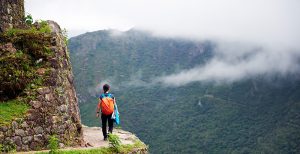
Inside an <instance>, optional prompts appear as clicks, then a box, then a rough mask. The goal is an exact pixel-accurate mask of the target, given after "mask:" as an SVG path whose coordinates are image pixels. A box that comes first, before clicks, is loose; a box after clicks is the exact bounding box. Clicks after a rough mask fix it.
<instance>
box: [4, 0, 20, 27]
mask: <svg viewBox="0 0 300 154" xmlns="http://www.w3.org/2000/svg"><path fill="white" fill-rule="evenodd" d="M24 14H25V13H24V0H0V32H3V31H5V30H7V29H8V28H21V27H22V26H23V23H24Z"/></svg>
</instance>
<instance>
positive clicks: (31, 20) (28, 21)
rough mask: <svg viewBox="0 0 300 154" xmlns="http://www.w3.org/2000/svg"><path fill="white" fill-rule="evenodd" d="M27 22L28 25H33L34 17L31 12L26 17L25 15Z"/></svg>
mask: <svg viewBox="0 0 300 154" xmlns="http://www.w3.org/2000/svg"><path fill="white" fill-rule="evenodd" d="M25 23H26V24H27V25H31V24H32V23H33V18H32V15H31V14H28V15H26V17H25Z"/></svg>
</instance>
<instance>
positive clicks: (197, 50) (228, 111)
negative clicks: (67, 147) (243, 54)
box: [69, 30, 300, 153]
mask: <svg viewBox="0 0 300 154" xmlns="http://www.w3.org/2000/svg"><path fill="white" fill-rule="evenodd" d="M215 46H216V44H215V43H213V42H211V41H203V42H196V41H192V40H184V39H175V38H161V37H156V36H152V35H151V34H149V33H146V32H141V31H137V30H130V31H127V32H124V33H121V32H117V31H112V30H111V31H97V32H91V33H86V34H83V35H80V36H77V37H74V38H71V39H70V41H69V48H70V52H71V53H70V56H71V62H72V66H73V72H74V76H75V85H76V90H77V93H78V97H79V101H80V112H81V118H82V122H83V123H84V124H86V125H89V126H95V125H98V126H99V125H100V123H99V120H97V119H96V118H95V106H96V103H97V96H98V95H99V92H100V90H101V85H102V83H106V82H108V83H109V84H111V86H112V92H113V93H114V94H115V96H116V97H117V102H118V106H119V110H120V113H121V126H122V128H124V129H126V130H130V131H131V132H134V133H136V134H137V135H138V136H139V137H140V138H141V140H143V141H144V142H145V143H146V144H149V145H150V152H152V153H200V152H204V153H234V152H236V153H249V152H250V153H254V152H265V153H298V152H300V79H299V74H298V75H295V74H294V75H292V74H291V75H286V76H282V75H276V74H275V75H273V76H268V77H265V76H255V77H252V78H248V79H244V80H240V81H237V82H233V83H223V84H222V83H221V84H220V83H218V84H216V83H213V82H193V83H190V84H187V85H184V86H179V87H170V86H165V85H162V84H159V83H153V81H154V80H155V78H157V77H159V76H163V75H168V74H172V73H176V72H180V71H181V70H183V69H190V68H193V67H195V66H199V65H204V64H205V63H206V62H208V61H209V60H210V59H211V58H212V57H213V54H214V49H215Z"/></svg>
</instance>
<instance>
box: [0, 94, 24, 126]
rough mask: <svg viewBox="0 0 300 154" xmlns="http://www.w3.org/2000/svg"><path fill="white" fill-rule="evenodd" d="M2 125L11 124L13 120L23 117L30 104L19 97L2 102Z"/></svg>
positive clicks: (0, 114)
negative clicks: (18, 98)
mask: <svg viewBox="0 0 300 154" xmlns="http://www.w3.org/2000/svg"><path fill="white" fill-rule="evenodd" d="M0 108H1V110H0V126H2V125H7V124H10V123H11V121H13V120H14V119H18V118H23V117H24V116H25V115H26V112H27V110H28V109H29V106H28V104H26V103H24V102H23V101H19V100H17V99H15V100H10V101H7V102H1V103H0Z"/></svg>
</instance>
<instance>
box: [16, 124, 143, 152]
mask: <svg viewBox="0 0 300 154" xmlns="http://www.w3.org/2000/svg"><path fill="white" fill-rule="evenodd" d="M113 134H116V135H118V136H119V138H120V141H121V143H122V144H134V142H135V140H136V139H138V138H137V137H136V136H135V135H134V134H132V133H130V132H127V131H124V130H121V129H114V130H113ZM83 139H84V141H85V143H86V144H85V147H65V148H63V149H61V150H71V149H93V148H99V147H108V146H109V143H108V141H104V140H103V135H102V129H101V128H100V127H85V126H83ZM47 151H49V150H42V151H28V152H17V154H34V153H37V152H47Z"/></svg>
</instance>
